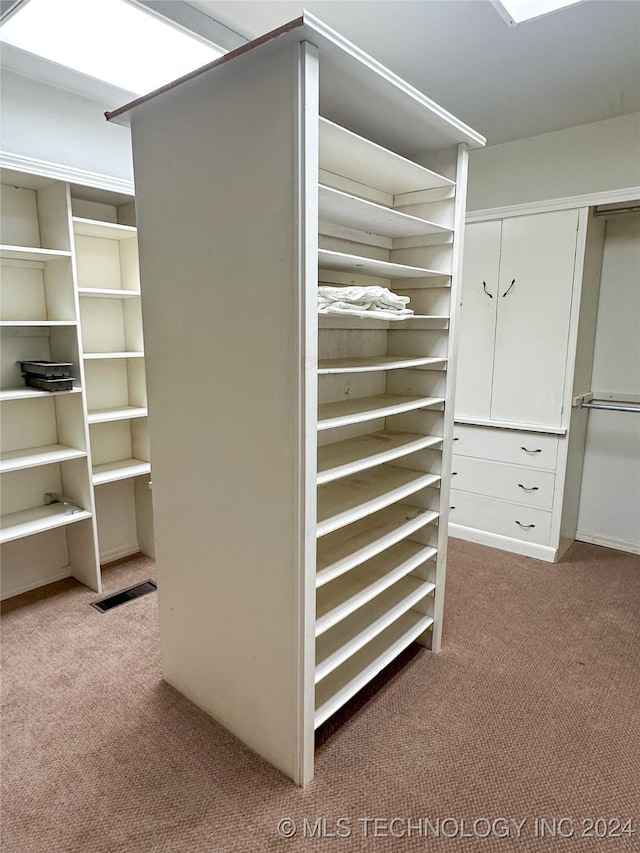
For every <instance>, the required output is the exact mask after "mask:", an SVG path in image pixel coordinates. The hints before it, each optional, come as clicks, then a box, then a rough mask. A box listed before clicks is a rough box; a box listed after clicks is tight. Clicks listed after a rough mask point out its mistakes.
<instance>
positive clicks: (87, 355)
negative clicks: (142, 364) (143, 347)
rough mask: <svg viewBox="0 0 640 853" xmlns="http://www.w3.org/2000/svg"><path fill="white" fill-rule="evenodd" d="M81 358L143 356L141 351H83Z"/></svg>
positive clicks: (88, 359)
mask: <svg viewBox="0 0 640 853" xmlns="http://www.w3.org/2000/svg"><path fill="white" fill-rule="evenodd" d="M83 358H85V359H87V361H90V360H94V361H95V360H98V359H113V358H144V353H143V352H85V353H84V355H83Z"/></svg>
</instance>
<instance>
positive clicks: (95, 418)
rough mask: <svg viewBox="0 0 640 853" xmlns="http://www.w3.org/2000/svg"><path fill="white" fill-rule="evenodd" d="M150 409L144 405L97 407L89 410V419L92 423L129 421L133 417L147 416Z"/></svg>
mask: <svg viewBox="0 0 640 853" xmlns="http://www.w3.org/2000/svg"><path fill="white" fill-rule="evenodd" d="M148 414H149V411H148V409H146V408H143V407H142V406H118V407H117V408H114V409H95V410H94V411H92V412H89V414H88V417H87V420H88V422H89V423H90V424H104V423H108V422H109V421H127V420H132V419H133V418H146V417H147V415H148Z"/></svg>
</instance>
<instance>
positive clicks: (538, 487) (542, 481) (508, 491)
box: [452, 455, 556, 510]
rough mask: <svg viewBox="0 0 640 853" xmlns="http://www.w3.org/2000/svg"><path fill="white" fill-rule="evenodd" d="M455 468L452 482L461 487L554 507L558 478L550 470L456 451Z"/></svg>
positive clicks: (520, 501)
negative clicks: (479, 457) (458, 453)
mask: <svg viewBox="0 0 640 853" xmlns="http://www.w3.org/2000/svg"><path fill="white" fill-rule="evenodd" d="M452 468H453V471H452V476H454V475H455V479H454V480H453V485H454V487H455V488H456V489H458V490H459V489H461V490H462V491H465V492H475V493H476V494H480V495H489V496H491V497H494V498H500V499H501V500H505V501H513V502H514V503H519V504H523V505H524V506H535V507H539V508H540V509H548V510H551V509H552V507H553V497H554V488H555V479H556V478H555V474H554V473H552V472H551V471H539V470H537V469H535V468H524V467H522V466H520V465H505V464H504V463H502V462H494V461H491V460H486V459H473V458H471V457H469V456H455V455H454V457H453V460H452Z"/></svg>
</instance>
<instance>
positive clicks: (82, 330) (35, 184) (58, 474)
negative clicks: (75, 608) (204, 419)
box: [0, 168, 153, 598]
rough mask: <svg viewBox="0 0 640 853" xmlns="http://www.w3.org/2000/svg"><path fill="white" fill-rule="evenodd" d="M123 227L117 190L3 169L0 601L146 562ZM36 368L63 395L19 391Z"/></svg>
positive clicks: (139, 406)
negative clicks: (105, 567) (108, 566)
mask: <svg viewBox="0 0 640 853" xmlns="http://www.w3.org/2000/svg"><path fill="white" fill-rule="evenodd" d="M132 216H133V203H132V199H131V198H130V197H127V196H124V195H122V194H120V193H118V194H116V193H113V192H110V191H107V190H100V189H96V188H87V187H82V186H79V185H75V184H74V185H69V184H67V183H65V182H63V181H60V180H53V179H50V178H48V177H46V176H39V175H31V174H29V173H27V172H22V171H16V170H11V169H7V168H3V169H2V222H1V225H2V237H3V240H4V245H3V246H2V249H1V256H2V298H1V302H0V327H1V332H2V359H1V369H2V376H1V385H0V406H1V414H2V436H1V454H2V455H1V460H0V475H1V478H2V483H1V485H2V517H1V519H0V527H1V533H0V542H1V543H2V597H3V598H7V597H10V596H12V595H16V594H18V593H20V592H24V591H26V590H29V589H33V588H35V587H37V586H41V585H43V584H46V583H49V582H51V581H55V580H58V579H60V578H63V577H67V576H69V575H72V576H74V577H75V578H77V579H78V580H80V581H82V582H83V583H85V584H87V585H88V586H89V587H91V588H92V589H94V590H96V591H100V589H101V570H100V565H101V563H105V562H108V561H110V560H113V559H116V558H118V557H122V556H125V555H127V554H131V553H135V552H137V551H139V550H144V551H145V552H146V553H149V554H151V553H152V552H153V528H152V522H151V519H152V513H151V495H150V492H149V488H148V479H149V478H148V475H149V470H150V464H149V450H148V439H147V436H146V415H147V409H146V392H145V378H144V352H143V343H142V323H141V316H140V288H139V280H138V264H137V252H136V244H137V238H136V229H135V227H134V226H133V225H132V224H122V223H120V222H119V221H118V220H119V219H120V218H123V219H125V220H127V221H129V220H130V219H131V218H132ZM127 349H128V350H132V352H124V351H123V350H127ZM36 359H40V360H47V361H63V362H68V363H70V364H72V365H73V369H72V373H73V377H74V383H73V387H72V388H71V389H70V390H66V391H60V392H49V391H43V390H39V389H35V388H30V387H26V386H25V383H24V380H23V377H22V375H21V368H20V361H21V360H36ZM132 457H136V458H132ZM134 477H135V478H136V479H135V480H134V479H131V478H134ZM115 480H118V481H121V482H119V483H118V485H117V486H115V487H111V486H106V485H103V484H105V483H111V482H112V481H115ZM143 480H144V482H143ZM52 496H53V497H52ZM56 496H58V497H56Z"/></svg>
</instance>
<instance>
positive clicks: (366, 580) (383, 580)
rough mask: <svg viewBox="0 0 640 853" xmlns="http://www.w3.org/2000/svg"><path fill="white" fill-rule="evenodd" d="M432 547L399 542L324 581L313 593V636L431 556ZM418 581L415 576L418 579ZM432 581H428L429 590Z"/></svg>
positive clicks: (433, 553)
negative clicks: (348, 570)
mask: <svg viewBox="0 0 640 853" xmlns="http://www.w3.org/2000/svg"><path fill="white" fill-rule="evenodd" d="M436 553H437V549H436V548H432V547H426V546H424V545H420V544H419V543H417V542H409V541H406V540H405V541H403V542H399V543H398V544H397V545H394V546H393V547H392V548H390V549H389V550H388V551H385V552H384V553H382V554H378V556H377V557H374V558H373V559H372V560H369V561H368V562H367V563H363V564H362V565H361V566H358V568H356V569H353V570H352V571H350V572H347V573H346V574H344V575H342V576H341V577H339V578H337V579H336V580H334V581H333V582H332V583H329V584H326V585H325V586H323V587H320V589H319V590H318V591H317V595H316V632H315V633H316V637H319V636H321V635H322V634H324V633H325V632H326V631H328V630H329V629H330V628H333V627H334V626H335V625H337V624H338V623H339V622H342V620H343V619H346V618H347V617H348V616H350V615H351V614H352V613H354V612H355V611H356V610H359V609H360V608H361V607H364V605H365V604H368V602H370V601H372V600H373V599H374V598H376V596H378V595H380V594H381V593H383V592H384V591H385V590H386V589H389V587H391V586H393V585H397V584H398V582H399V581H400V580H401V579H402V578H405V577H406V576H407V575H409V574H411V572H413V571H415V569H417V568H418V566H421V565H422V564H423V563H425V562H427V560H431V559H433V557H435V555H436ZM418 580H419V579H418ZM434 588H435V584H433V583H431V590H433V589H434Z"/></svg>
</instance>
